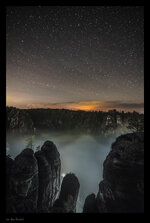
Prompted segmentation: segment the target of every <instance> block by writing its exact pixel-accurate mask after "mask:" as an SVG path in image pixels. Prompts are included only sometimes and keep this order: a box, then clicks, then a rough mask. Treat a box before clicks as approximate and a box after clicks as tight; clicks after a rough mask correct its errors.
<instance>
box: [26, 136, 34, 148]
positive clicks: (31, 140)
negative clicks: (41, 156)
mask: <svg viewBox="0 0 150 223" xmlns="http://www.w3.org/2000/svg"><path fill="white" fill-rule="evenodd" d="M33 142H34V136H30V137H29V138H27V146H26V148H30V149H33V147H34V144H33Z"/></svg>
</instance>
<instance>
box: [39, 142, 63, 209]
mask: <svg viewBox="0 0 150 223" xmlns="http://www.w3.org/2000/svg"><path fill="white" fill-rule="evenodd" d="M35 157H36V158H37V161H38V176H39V192H38V212H48V211H49V209H50V208H51V207H52V205H53V203H54V201H55V199H56V195H57V193H58V191H59V187H60V170H61V161H60V154H59V152H58V150H57V148H56V146H55V144H54V143H53V142H51V141H46V142H45V143H44V145H43V146H42V148H41V151H38V152H36V153H35Z"/></svg>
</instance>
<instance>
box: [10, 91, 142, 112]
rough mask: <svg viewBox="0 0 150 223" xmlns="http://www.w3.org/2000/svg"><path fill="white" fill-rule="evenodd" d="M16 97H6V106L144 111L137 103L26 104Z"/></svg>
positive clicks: (140, 104)
mask: <svg viewBox="0 0 150 223" xmlns="http://www.w3.org/2000/svg"><path fill="white" fill-rule="evenodd" d="M23 101H24V100H23V99H22V98H19V97H17V96H9V95H8V94H7V96H6V104H7V106H15V107H17V108H22V109H30V108H33V109H34V108H35V109H36V108H51V109H69V110H83V111H109V110H111V109H116V110H118V111H138V112H140V113H141V112H142V113H143V111H144V104H143V103H139V102H133V101H127V102H126V103H123V102H121V101H91V100H90V101H80V102H65V103H26V104H23V103H22V102H23Z"/></svg>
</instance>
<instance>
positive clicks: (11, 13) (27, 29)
mask: <svg viewBox="0 0 150 223" xmlns="http://www.w3.org/2000/svg"><path fill="white" fill-rule="evenodd" d="M143 14H144V13H143V7H142V6H132V7H131V6H130V7H129V6H128V7H127V6H126V7H125V6H124V7H123V6H10V7H7V11H6V96H7V98H6V100H7V105H9V106H15V107H18V108H40V107H42V108H67V109H81V110H103V111H107V110H109V109H117V110H124V111H132V110H136V111H139V112H143V111H144V18H143Z"/></svg>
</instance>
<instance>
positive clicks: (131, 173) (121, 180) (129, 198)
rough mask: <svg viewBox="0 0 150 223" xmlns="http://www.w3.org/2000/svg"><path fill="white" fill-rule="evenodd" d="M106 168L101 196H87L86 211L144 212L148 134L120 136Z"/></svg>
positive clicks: (107, 158) (109, 156)
mask: <svg viewBox="0 0 150 223" xmlns="http://www.w3.org/2000/svg"><path fill="white" fill-rule="evenodd" d="M103 166H104V170H103V181H101V182H100V184H99V192H98V194H97V197H96V198H95V197H94V195H90V196H88V197H87V199H86V201H85V204H84V209H83V212H100V213H103V212H117V213H119V212H122V213H123V212H132V213H136V212H143V211H144V134H143V133H131V134H126V135H121V136H119V137H118V138H117V139H116V141H115V142H114V143H113V144H112V149H111V151H110V153H109V154H108V156H107V157H106V160H105V161H104V165H103ZM93 207H94V208H93Z"/></svg>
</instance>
